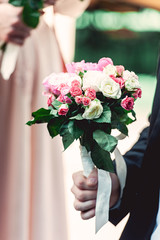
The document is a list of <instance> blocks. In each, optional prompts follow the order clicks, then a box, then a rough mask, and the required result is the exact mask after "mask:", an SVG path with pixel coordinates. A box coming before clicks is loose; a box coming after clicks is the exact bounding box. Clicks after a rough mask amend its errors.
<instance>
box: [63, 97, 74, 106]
mask: <svg viewBox="0 0 160 240" xmlns="http://www.w3.org/2000/svg"><path fill="white" fill-rule="evenodd" d="M63 100H64V102H65V103H68V104H70V103H72V100H71V99H70V98H69V97H67V96H63Z"/></svg>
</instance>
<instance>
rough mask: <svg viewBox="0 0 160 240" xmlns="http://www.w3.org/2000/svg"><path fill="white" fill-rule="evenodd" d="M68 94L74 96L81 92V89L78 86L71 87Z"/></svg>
mask: <svg viewBox="0 0 160 240" xmlns="http://www.w3.org/2000/svg"><path fill="white" fill-rule="evenodd" d="M70 94H71V95H72V97H76V96H79V95H81V94H82V89H81V88H79V87H71V89H70Z"/></svg>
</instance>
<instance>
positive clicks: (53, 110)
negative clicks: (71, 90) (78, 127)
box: [50, 108, 59, 117]
mask: <svg viewBox="0 0 160 240" xmlns="http://www.w3.org/2000/svg"><path fill="white" fill-rule="evenodd" d="M50 114H52V115H53V116H54V117H58V116H59V115H58V111H57V110H55V109H53V108H51V112H50Z"/></svg>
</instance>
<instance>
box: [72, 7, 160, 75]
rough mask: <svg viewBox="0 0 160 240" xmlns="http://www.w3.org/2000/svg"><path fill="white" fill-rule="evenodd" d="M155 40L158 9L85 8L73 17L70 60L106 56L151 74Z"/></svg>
mask: <svg viewBox="0 0 160 240" xmlns="http://www.w3.org/2000/svg"><path fill="white" fill-rule="evenodd" d="M158 27H159V31H158ZM126 30H127V31H126ZM159 41H160V13H159V12H157V11H155V10H151V9H150V10H148V9H146V10H143V11H140V12H136V13H134V12H130V13H125V14H124V13H116V12H105V11H93V12H85V14H83V15H82V16H81V17H80V18H79V19H78V21H77V30H76V51H75V59H74V60H75V61H80V60H82V59H85V60H86V61H92V62H93V61H94V62H97V60H98V59H100V58H101V57H103V56H108V57H110V58H112V59H113V61H114V64H117V65H118V64H122V65H124V66H125V67H126V68H127V69H129V70H130V69H132V70H133V71H135V72H136V73H138V74H148V75H153V76H155V75H156V66H157V58H158V53H159V46H160V45H159Z"/></svg>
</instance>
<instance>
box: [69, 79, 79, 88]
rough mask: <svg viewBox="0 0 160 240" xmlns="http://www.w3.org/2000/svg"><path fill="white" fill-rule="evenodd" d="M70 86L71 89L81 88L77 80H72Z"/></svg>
mask: <svg viewBox="0 0 160 240" xmlns="http://www.w3.org/2000/svg"><path fill="white" fill-rule="evenodd" d="M71 86H72V87H81V84H80V82H79V81H78V80H73V81H72V82H71Z"/></svg>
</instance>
